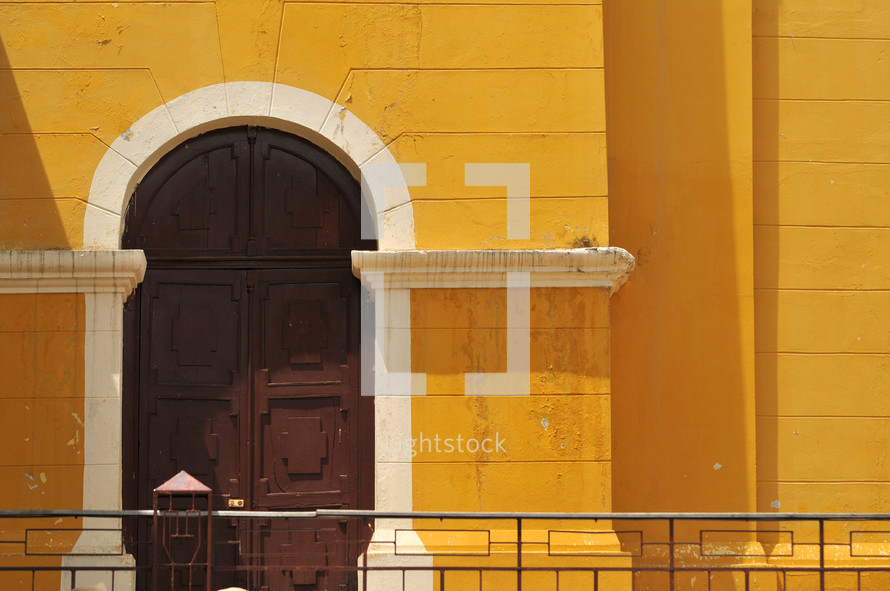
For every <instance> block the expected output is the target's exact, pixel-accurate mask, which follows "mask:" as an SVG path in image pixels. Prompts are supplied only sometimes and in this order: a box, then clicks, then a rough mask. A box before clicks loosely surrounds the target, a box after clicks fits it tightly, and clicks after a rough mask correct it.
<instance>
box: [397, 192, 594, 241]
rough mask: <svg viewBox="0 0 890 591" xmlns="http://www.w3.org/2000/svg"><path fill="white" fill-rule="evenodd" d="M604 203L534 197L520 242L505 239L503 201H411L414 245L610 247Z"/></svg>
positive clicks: (579, 199) (592, 199) (577, 199)
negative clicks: (526, 231) (526, 237)
mask: <svg viewBox="0 0 890 591" xmlns="http://www.w3.org/2000/svg"><path fill="white" fill-rule="evenodd" d="M504 192H505V194H506V190H505V191H504ZM608 205H609V204H608V198H606V197H595V198H591V197H588V198H567V199H562V198H556V197H549V198H540V199H535V198H533V199H532V200H531V224H530V225H531V228H530V230H531V232H530V237H531V238H530V240H519V239H508V238H507V202H506V199H492V198H487V199H460V200H448V201H446V200H429V201H414V203H413V206H414V224H415V229H416V232H417V247H418V248H428V249H437V248H441V249H446V250H449V249H464V248H470V249H473V248H482V249H511V248H580V247H587V246H608V244H609V235H608Z"/></svg>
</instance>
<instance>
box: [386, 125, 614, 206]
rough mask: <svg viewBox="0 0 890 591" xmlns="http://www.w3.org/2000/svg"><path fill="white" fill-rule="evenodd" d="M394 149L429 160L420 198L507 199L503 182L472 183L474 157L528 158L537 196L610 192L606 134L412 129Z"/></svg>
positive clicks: (415, 190) (402, 156)
mask: <svg viewBox="0 0 890 591" xmlns="http://www.w3.org/2000/svg"><path fill="white" fill-rule="evenodd" d="M389 149H390V151H392V153H393V156H394V157H395V158H396V160H398V161H399V162H423V163H426V185H425V186H422V187H411V196H412V199H414V200H427V199H457V198H460V199H467V198H472V199H485V198H497V197H500V198H503V197H504V196H505V194H506V193H505V191H504V188H503V187H470V186H467V185H466V177H465V169H464V166H465V164H467V163H472V162H518V163H528V165H529V173H530V183H531V184H530V189H531V194H532V195H533V196H534V197H535V198H540V197H585V198H590V197H597V196H603V197H605V196H606V195H608V183H607V162H606V134H605V133H546V134H545V133H499V134H489V133H411V134H403V135H401V136H399V138H398V139H396V140H395V141H393V142H392V143H391V144H390V145H389ZM544 205H546V203H545V204H544Z"/></svg>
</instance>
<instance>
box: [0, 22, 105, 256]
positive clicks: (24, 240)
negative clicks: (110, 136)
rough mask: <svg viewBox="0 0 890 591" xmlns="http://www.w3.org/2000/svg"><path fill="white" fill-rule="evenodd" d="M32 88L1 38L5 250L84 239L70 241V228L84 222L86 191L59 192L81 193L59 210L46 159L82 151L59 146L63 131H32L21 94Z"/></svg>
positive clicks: (1, 246)
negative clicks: (21, 82) (19, 81)
mask: <svg viewBox="0 0 890 591" xmlns="http://www.w3.org/2000/svg"><path fill="white" fill-rule="evenodd" d="M30 92H32V90H31V89H29V88H27V87H19V85H18V84H17V82H16V76H15V71H14V70H13V69H12V66H11V65H10V63H9V59H8V57H7V53H6V48H5V47H4V45H3V43H2V40H0V162H2V168H0V170H2V173H0V250H44V249H69V248H77V247H79V246H80V245H79V244H71V239H70V236H71V230H72V229H74V228H78V229H79V228H80V226H82V225H83V215H84V211H85V208H86V203H85V198H86V195H81V196H77V195H59V197H80V199H73V198H72V199H64V200H63V201H62V203H64V209H66V210H67V211H66V212H65V213H63V212H62V211H60V202H58V201H56V199H55V197H56V195H55V194H54V193H55V191H54V189H53V186H52V184H51V183H50V180H49V177H48V176H47V170H46V166H45V165H44V162H43V157H44V156H45V155H51V156H59V157H62V158H76V157H77V155H75V154H66V153H64V152H62V151H60V148H61V149H62V150H64V146H65V145H67V143H66V142H64V141H63V142H59V141H57V140H58V139H59V134H53V133H47V134H39V135H32V133H33V130H32V129H31V125H30V123H29V121H28V114H27V112H26V111H25V107H24V101H23V98H22V97H23V96H27V95H28V94H29V93H30ZM32 100H33V103H34V104H39V105H40V106H41V108H45V109H63V108H65V106H64V105H63V104H61V102H60V101H57V100H55V97H44V96H38V97H33V98H32ZM39 131H45V130H39ZM41 153H43V155H44V156H42V155H41ZM61 176H62V175H60V177H61ZM86 182H87V187H88V186H89V185H88V181H86ZM58 183H59V184H60V185H61V187H60V188H62V187H64V186H66V183H67V184H68V185H67V186H70V183H71V180H70V179H63V178H59V179H58ZM62 190H64V189H62ZM63 218H64V219H63ZM66 224H67V225H68V231H66Z"/></svg>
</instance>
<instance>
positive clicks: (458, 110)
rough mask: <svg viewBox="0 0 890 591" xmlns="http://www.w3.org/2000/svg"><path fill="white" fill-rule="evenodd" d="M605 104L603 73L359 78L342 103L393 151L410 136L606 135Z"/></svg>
mask: <svg viewBox="0 0 890 591" xmlns="http://www.w3.org/2000/svg"><path fill="white" fill-rule="evenodd" d="M602 96H603V71H602V70H565V69H563V70H552V69H522V70H498V69H495V70H488V69H475V70H408V71H401V70H359V71H354V72H352V73H351V74H350V75H349V76H348V77H347V79H346V82H345V84H344V86H343V90H342V91H341V92H340V94H339V95H338V97H337V103H338V104H341V105H345V106H347V107H348V108H349V110H350V111H351V112H353V113H354V114H355V115H356V116H357V117H359V119H361V120H362V121H364V122H365V123H366V124H368V125H369V126H370V127H371V128H372V129H374V130H375V131H377V133H378V135H379V136H380V137H381V139H383V141H384V142H386V143H389V142H390V141H391V140H393V139H395V138H396V137H398V136H399V135H401V134H403V133H406V132H409V133H414V132H427V131H448V132H505V133H515V132H526V133H527V132H542V131H543V132H547V131H555V132H564V131H581V132H591V131H604V130H605V114H604V103H603V101H602ZM568 114H571V115H568Z"/></svg>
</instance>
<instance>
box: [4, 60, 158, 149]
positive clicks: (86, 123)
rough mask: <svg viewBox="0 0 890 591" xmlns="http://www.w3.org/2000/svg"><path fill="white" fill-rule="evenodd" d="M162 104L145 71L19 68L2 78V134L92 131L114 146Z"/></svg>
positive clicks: (153, 84)
mask: <svg viewBox="0 0 890 591" xmlns="http://www.w3.org/2000/svg"><path fill="white" fill-rule="evenodd" d="M162 102H163V101H162V100H161V97H160V96H159V95H158V90H157V86H156V85H155V83H154V81H153V80H152V78H151V74H150V73H149V72H148V70H145V69H139V70H14V71H13V72H12V80H10V79H9V78H2V79H0V133H54V132H66V133H91V132H92V133H93V134H94V135H96V136H97V137H98V138H99V139H100V140H102V141H103V142H105V143H106V144H111V143H112V142H113V141H114V140H115V139H117V137H118V136H119V135H121V134H122V133H124V132H125V131H126V130H127V129H128V128H129V127H130V125H131V124H132V123H133V122H134V121H136V120H138V119H139V118H140V117H141V116H143V115H145V114H146V113H148V112H149V111H151V110H152V109H154V108H155V107H156V106H158V105H159V104H161V103H162ZM97 164H98V163H97Z"/></svg>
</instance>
